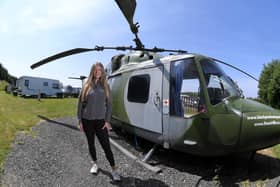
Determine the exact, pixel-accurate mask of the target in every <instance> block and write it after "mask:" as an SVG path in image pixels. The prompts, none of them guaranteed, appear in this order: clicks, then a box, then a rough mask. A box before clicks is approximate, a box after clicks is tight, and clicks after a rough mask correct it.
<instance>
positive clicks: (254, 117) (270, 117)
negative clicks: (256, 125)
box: [247, 115, 280, 120]
mask: <svg viewBox="0 0 280 187" xmlns="http://www.w3.org/2000/svg"><path fill="white" fill-rule="evenodd" d="M256 119H280V116H264V115H262V116H248V117H247V120H256Z"/></svg>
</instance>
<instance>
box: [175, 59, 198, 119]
mask: <svg viewBox="0 0 280 187" xmlns="http://www.w3.org/2000/svg"><path fill="white" fill-rule="evenodd" d="M170 75H171V77H170V114H171V115H175V116H180V117H190V116H192V115H194V114H196V113H198V112H199V111H201V110H202V108H203V103H202V100H203V99H202V92H201V90H200V81H199V76H198V72H197V68H196V64H195V62H194V60H193V59H184V60H179V61H175V62H172V64H171V69H170Z"/></svg>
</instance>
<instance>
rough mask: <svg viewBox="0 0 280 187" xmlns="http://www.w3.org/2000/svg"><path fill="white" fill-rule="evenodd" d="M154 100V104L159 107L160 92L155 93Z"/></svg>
mask: <svg viewBox="0 0 280 187" xmlns="http://www.w3.org/2000/svg"><path fill="white" fill-rule="evenodd" d="M153 100H154V104H155V105H156V107H159V104H160V96H159V94H158V92H156V94H155V96H154V98H153Z"/></svg>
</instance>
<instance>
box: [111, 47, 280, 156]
mask: <svg viewBox="0 0 280 187" xmlns="http://www.w3.org/2000/svg"><path fill="white" fill-rule="evenodd" d="M117 61H118V62H117V64H118V65H117V66H116V62H112V63H111V64H109V66H108V68H107V71H108V74H109V77H108V82H109V85H110V88H111V93H112V96H113V114H112V125H113V126H116V127H121V128H123V129H125V130H127V131H129V132H130V133H133V134H135V135H137V136H140V137H142V138H144V139H147V140H149V141H151V142H154V143H156V144H160V145H162V146H163V147H164V148H171V149H175V150H179V151H182V152H187V153H191V154H196V155H202V156H217V155H226V154H230V153H234V152H245V151H255V150H258V149H262V148H265V147H269V146H272V145H275V144H277V143H279V140H280V139H279V133H280V113H279V111H277V110H275V109H273V108H271V107H269V106H266V105H263V104H260V103H258V102H256V101H253V100H248V99H244V97H243V95H242V92H241V91H240V89H239V88H238V86H237V85H236V84H235V83H234V82H233V81H232V79H231V78H230V77H229V76H227V75H226V74H225V73H224V72H223V71H222V70H221V69H220V68H219V66H218V65H217V64H216V62H215V60H214V59H212V58H210V57H205V56H202V55H197V54H178V55H169V56H166V57H159V56H155V55H154V56H153V54H151V55H149V54H148V53H147V54H145V53H143V52H142V53H139V52H135V53H131V54H130V56H129V55H122V56H121V58H119V59H118V60H117Z"/></svg>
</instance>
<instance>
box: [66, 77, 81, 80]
mask: <svg viewBox="0 0 280 187" xmlns="http://www.w3.org/2000/svg"><path fill="white" fill-rule="evenodd" d="M68 79H78V80H81V78H80V77H68Z"/></svg>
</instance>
